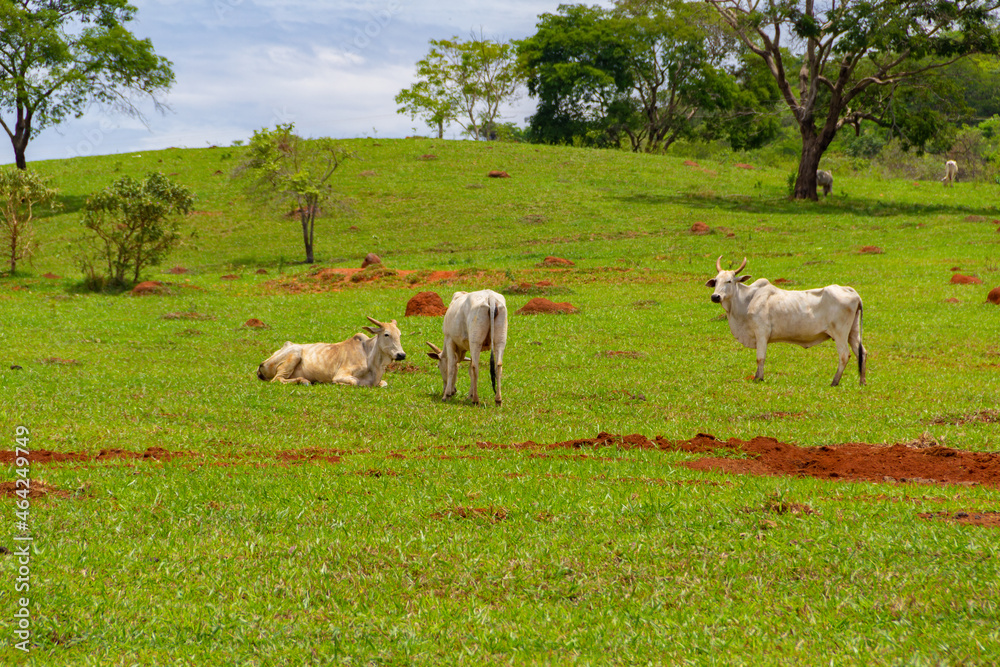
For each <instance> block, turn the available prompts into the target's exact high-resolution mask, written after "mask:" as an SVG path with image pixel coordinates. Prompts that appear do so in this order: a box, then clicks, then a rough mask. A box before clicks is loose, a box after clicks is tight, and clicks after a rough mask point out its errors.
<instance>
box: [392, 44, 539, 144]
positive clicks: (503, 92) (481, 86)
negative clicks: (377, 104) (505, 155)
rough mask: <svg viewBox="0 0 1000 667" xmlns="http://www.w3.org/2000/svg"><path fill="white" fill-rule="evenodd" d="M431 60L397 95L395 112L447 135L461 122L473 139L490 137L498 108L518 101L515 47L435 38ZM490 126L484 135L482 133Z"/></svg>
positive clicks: (419, 64)
mask: <svg viewBox="0 0 1000 667" xmlns="http://www.w3.org/2000/svg"><path fill="white" fill-rule="evenodd" d="M430 44H431V50H430V52H429V53H428V54H427V57H425V58H423V59H422V60H419V61H417V76H418V77H420V80H419V81H417V83H415V84H413V85H412V86H410V87H409V88H406V89H404V90H402V91H400V92H399V94H398V95H396V103H397V104H399V105H401V106H400V108H399V109H397V113H406V114H409V116H410V118H417V117H420V118H422V119H423V120H424V121H425V122H426V123H427V124H428V125H430V126H431V127H434V128H436V129H437V132H438V138H439V139H440V138H442V137H443V136H444V126H445V125H446V124H448V123H451V122H455V123H458V124H459V125H460V126H461V127H462V129H463V130H464V131H465V133H466V134H468V135H469V136H470V137H472V138H474V139H479V138H481V137H483V136H486V137H489V135H490V134H491V131H490V128H493V127H495V126H496V125H497V120H498V118H499V117H500V108H501V107H502V106H503V105H504V104H506V103H509V102H513V101H515V100H516V99H517V91H518V88H519V87H520V85H521V81H522V78H521V75H520V74H519V71H518V69H517V67H516V55H515V49H514V45H513V44H512V43H510V42H506V43H500V42H494V41H491V40H488V39H486V38H484V37H483V36H482V35H479V36H478V37H477V36H475V35H473V36H472V37H471V38H470V39H469V41H466V42H462V41H460V40H459V39H458V37H452V38H451V39H450V40H448V39H440V40H433V39H432V40H431V41H430ZM483 128H486V131H485V132H484V131H483Z"/></svg>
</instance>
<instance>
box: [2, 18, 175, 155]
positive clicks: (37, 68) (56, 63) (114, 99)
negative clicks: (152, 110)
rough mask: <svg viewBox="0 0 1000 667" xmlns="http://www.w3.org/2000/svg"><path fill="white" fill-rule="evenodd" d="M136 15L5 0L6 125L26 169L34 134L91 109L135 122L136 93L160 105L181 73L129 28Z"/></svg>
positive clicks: (4, 70)
mask: <svg viewBox="0 0 1000 667" xmlns="http://www.w3.org/2000/svg"><path fill="white" fill-rule="evenodd" d="M135 13H136V8H135V7H133V6H132V5H130V4H128V2H126V1H125V0H53V1H43V0H23V1H20V2H13V1H12V0H3V1H2V2H0V72H3V74H2V75H0V111H3V112H4V114H3V115H0V126H2V127H3V128H4V130H5V131H6V132H7V135H8V137H9V138H10V140H11V145H12V146H13V148H14V156H15V161H16V164H17V166H18V167H19V168H21V169H24V168H25V166H26V162H25V150H26V149H27V146H28V142H29V141H30V140H31V138H32V136H33V133H35V132H38V131H40V130H43V129H45V128H47V127H49V126H52V125H58V124H59V123H61V122H62V121H63V120H65V119H66V118H67V117H70V116H79V115H80V114H82V113H83V111H84V110H85V109H86V108H87V106H88V105H89V104H91V103H95V102H96V103H98V104H101V105H104V106H106V107H108V108H110V109H113V110H115V111H120V112H124V113H127V114H129V115H135V116H138V115H141V114H140V112H139V110H138V108H137V107H136V106H135V105H134V103H133V97H132V96H133V95H136V94H139V95H147V96H150V97H152V98H153V101H154V102H155V103H156V104H157V106H160V105H159V102H157V101H156V97H155V96H156V95H157V94H158V93H160V92H162V91H165V90H167V89H168V88H169V87H170V85H171V84H172V83H173V80H174V74H173V71H172V69H171V64H170V61H168V60H167V59H165V58H162V57H160V56H158V55H156V54H155V53H154V51H153V45H152V43H151V42H150V40H148V39H139V38H137V37H135V35H133V34H132V33H131V32H129V31H128V30H127V29H126V28H125V25H126V24H127V23H129V22H131V21H132V20H133V18H134V17H135ZM6 112H10V114H11V116H13V118H12V117H11V116H7V114H6Z"/></svg>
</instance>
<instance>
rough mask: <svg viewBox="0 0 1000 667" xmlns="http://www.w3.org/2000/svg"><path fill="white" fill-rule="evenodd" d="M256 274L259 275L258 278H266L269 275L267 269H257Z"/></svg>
mask: <svg viewBox="0 0 1000 667" xmlns="http://www.w3.org/2000/svg"><path fill="white" fill-rule="evenodd" d="M256 273H257V275H258V276H266V275H267V269H257V271H256Z"/></svg>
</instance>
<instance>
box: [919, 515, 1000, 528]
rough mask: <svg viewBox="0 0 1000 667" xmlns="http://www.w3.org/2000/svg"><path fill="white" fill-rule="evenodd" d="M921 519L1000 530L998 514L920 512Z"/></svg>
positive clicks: (999, 516)
mask: <svg viewBox="0 0 1000 667" xmlns="http://www.w3.org/2000/svg"><path fill="white" fill-rule="evenodd" d="M917 516H918V517H920V518H921V519H938V520H940V521H952V522H954V523H960V524H963V525H966V526H988V527H990V528H1000V512H954V513H953V512H920V513H919V514H917Z"/></svg>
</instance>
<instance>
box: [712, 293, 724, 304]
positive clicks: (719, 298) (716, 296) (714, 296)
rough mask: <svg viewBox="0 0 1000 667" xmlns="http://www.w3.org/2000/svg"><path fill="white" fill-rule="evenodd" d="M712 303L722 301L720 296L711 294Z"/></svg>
mask: <svg viewBox="0 0 1000 667" xmlns="http://www.w3.org/2000/svg"><path fill="white" fill-rule="evenodd" d="M712 303H722V297H721V296H719V295H718V294H713V295H712Z"/></svg>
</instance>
